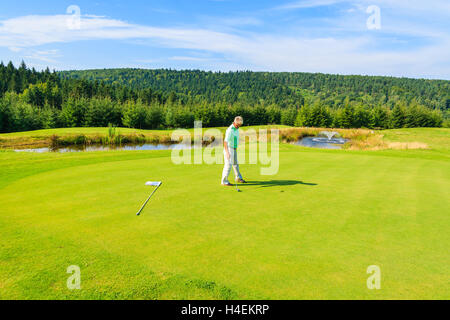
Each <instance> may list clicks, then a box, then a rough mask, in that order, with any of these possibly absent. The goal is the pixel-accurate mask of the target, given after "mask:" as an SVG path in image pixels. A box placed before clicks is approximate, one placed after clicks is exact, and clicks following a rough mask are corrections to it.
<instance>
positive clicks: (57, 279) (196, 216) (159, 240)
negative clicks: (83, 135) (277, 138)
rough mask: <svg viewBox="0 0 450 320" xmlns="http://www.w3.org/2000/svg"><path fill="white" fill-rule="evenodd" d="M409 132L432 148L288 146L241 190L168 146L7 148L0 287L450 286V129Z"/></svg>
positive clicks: (37, 290) (201, 292) (279, 294)
mask: <svg viewBox="0 0 450 320" xmlns="http://www.w3.org/2000/svg"><path fill="white" fill-rule="evenodd" d="M402 132H404V133H405V134H404V135H402ZM409 135H413V138H412V141H420V139H421V138H424V139H425V142H427V143H428V144H429V145H430V147H431V148H430V149H427V150H384V151H349V150H320V149H309V148H303V147H299V146H295V145H289V144H281V145H280V167H279V168H280V169H279V172H278V173H277V174H276V175H274V176H261V175H260V170H259V169H260V166H259V165H249V164H247V165H242V166H241V171H242V173H243V175H244V177H245V178H246V179H247V180H248V181H249V183H248V184H246V185H245V184H241V185H239V188H240V189H241V190H242V192H240V193H238V192H236V190H235V189H234V187H233V188H227V187H222V186H221V185H220V176H221V172H222V165H220V164H216V165H206V164H202V165H175V164H173V163H172V161H171V151H170V150H163V151H107V152H80V153H64V154H58V153H43V154H34V153H15V152H12V151H5V152H0V234H1V242H0V299H449V298H450V289H449V288H450V286H449V285H450V267H449V266H450V255H449V249H448V248H449V246H450V233H449V230H450V216H449V213H450V194H449V190H450V161H449V160H450V153H449V149H448V142H449V137H450V130H449V129H407V130H405V131H401V130H392V131H390V132H389V133H387V136H389V137H391V138H392V140H393V141H397V140H399V141H402V140H401V139H406V140H407V139H408V136H409ZM396 139H397V140H396ZM148 180H156V181H159V180H161V181H163V184H162V186H161V187H160V188H159V190H158V191H157V192H156V193H155V194H154V195H153V197H152V198H151V200H150V202H149V203H148V204H147V206H146V207H145V209H144V210H143V212H142V215H141V216H139V217H137V216H136V215H135V214H136V211H137V210H138V209H139V208H140V206H141V205H142V203H143V201H144V200H145V199H146V198H147V197H148V195H149V194H150V192H151V191H152V190H153V188H152V187H146V186H144V183H145V182H146V181H148ZM231 181H232V182H233V180H231ZM70 265H77V266H79V267H80V270H81V290H68V288H67V286H66V280H67V278H68V277H69V276H70V274H68V273H66V269H67V267H68V266H70ZM370 265H377V266H379V267H380V269H381V276H382V278H381V289H380V290H369V289H368V288H367V285H366V280H367V278H368V276H369V275H368V274H367V273H366V269H367V267H368V266H370Z"/></svg>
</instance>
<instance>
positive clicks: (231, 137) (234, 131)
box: [225, 124, 239, 148]
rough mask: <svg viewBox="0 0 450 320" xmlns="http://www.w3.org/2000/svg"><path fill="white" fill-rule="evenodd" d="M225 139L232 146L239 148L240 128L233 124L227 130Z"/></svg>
mask: <svg viewBox="0 0 450 320" xmlns="http://www.w3.org/2000/svg"><path fill="white" fill-rule="evenodd" d="M225 141H226V142H227V143H228V146H229V147H231V148H237V147H238V145H239V129H238V128H236V127H235V126H234V124H231V126H229V127H228V129H227V131H226V132H225Z"/></svg>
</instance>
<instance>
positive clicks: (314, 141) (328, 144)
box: [294, 137, 349, 149]
mask: <svg viewBox="0 0 450 320" xmlns="http://www.w3.org/2000/svg"><path fill="white" fill-rule="evenodd" d="M347 141H349V140H348V139H344V138H331V139H328V138H321V137H304V138H303V139H300V140H298V141H297V142H295V143H294V144H296V145H299V146H303V147H310V148H325V149H341V148H342V145H343V144H344V143H346V142H347Z"/></svg>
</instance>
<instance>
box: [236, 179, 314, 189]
mask: <svg viewBox="0 0 450 320" xmlns="http://www.w3.org/2000/svg"><path fill="white" fill-rule="evenodd" d="M296 184H302V185H305V186H317V183H308V182H303V181H299V180H267V181H247V183H243V184H240V185H239V186H261V187H262V188H265V187H274V186H293V185H296Z"/></svg>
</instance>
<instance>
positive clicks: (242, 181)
mask: <svg viewBox="0 0 450 320" xmlns="http://www.w3.org/2000/svg"><path fill="white" fill-rule="evenodd" d="M236 182H239V183H247V181H245V180H244V179H238V180H237V181H236Z"/></svg>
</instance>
